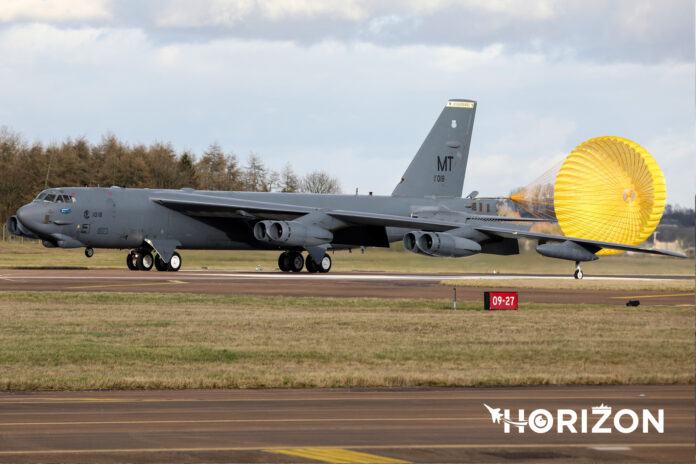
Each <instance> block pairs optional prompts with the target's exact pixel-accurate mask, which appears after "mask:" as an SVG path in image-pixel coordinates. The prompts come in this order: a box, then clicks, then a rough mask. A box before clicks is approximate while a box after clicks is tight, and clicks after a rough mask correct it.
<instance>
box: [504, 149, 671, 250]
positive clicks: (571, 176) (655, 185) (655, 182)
mask: <svg viewBox="0 0 696 464" xmlns="http://www.w3.org/2000/svg"><path fill="white" fill-rule="evenodd" d="M551 172H552V173H553V174H555V173H556V172H557V174H556V175H555V180H553V181H552V182H553V183H552V184H551V183H550V182H549V180H550V178H551V177H552V175H550V174H549V172H548V171H547V173H545V175H544V176H542V177H541V178H540V179H537V181H535V182H534V183H533V184H530V185H529V186H527V187H524V188H523V189H520V190H519V191H518V192H516V193H515V194H513V195H512V196H511V199H512V200H513V201H515V202H516V203H518V204H519V205H520V206H522V207H523V208H525V209H527V210H528V211H530V212H531V213H532V214H535V215H536V216H539V217H545V218H549V217H551V216H555V218H556V219H557V220H558V225H559V226H560V228H561V230H562V231H563V234H564V235H566V236H569V237H577V238H584V239H588V240H599V241H605V242H613V243H621V244H624V245H639V244H640V243H642V242H643V241H645V239H647V238H648V237H649V236H650V234H652V233H653V231H654V230H655V228H656V227H657V224H658V223H659V222H660V218H661V217H662V212H663V210H664V207H665V200H666V188H665V178H664V175H663V174H662V170H661V169H660V167H659V166H658V165H657V162H656V161H655V159H654V158H653V157H652V155H650V153H648V151H647V150H645V148H643V147H641V146H640V145H638V144H637V143H635V142H632V141H630V140H628V139H624V138H621V137H598V138H595V139H591V140H588V141H586V142H583V143H582V144H580V145H578V146H577V147H576V148H575V149H574V150H573V151H572V152H571V153H570V154H569V155H568V156H567V157H566V159H565V161H563V163H562V164H561V165H560V168H558V167H556V168H553V170H552V171H551ZM542 192H543V193H542ZM616 253H621V252H620V251H617V250H608V249H603V250H600V251H599V252H598V253H597V254H598V255H610V254H616Z"/></svg>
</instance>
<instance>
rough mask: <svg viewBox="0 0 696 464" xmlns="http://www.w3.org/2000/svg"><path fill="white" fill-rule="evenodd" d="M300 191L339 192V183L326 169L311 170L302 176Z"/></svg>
mask: <svg viewBox="0 0 696 464" xmlns="http://www.w3.org/2000/svg"><path fill="white" fill-rule="evenodd" d="M302 191H303V192H307V193H341V184H340V183H339V182H338V179H337V178H335V177H331V176H329V175H328V174H327V173H326V171H312V172H310V173H309V174H307V175H306V176H304V177H303V178H302Z"/></svg>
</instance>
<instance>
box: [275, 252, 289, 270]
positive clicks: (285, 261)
mask: <svg viewBox="0 0 696 464" xmlns="http://www.w3.org/2000/svg"><path fill="white" fill-rule="evenodd" d="M278 269H280V270H281V271H283V272H290V253H288V252H287V251H285V252H283V253H281V254H280V256H278Z"/></svg>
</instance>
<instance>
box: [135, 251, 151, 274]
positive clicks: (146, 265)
mask: <svg viewBox="0 0 696 464" xmlns="http://www.w3.org/2000/svg"><path fill="white" fill-rule="evenodd" d="M153 264H155V258H153V257H152V254H151V253H138V259H137V260H136V265H137V266H138V269H139V270H141V271H149V270H150V269H152V265H153Z"/></svg>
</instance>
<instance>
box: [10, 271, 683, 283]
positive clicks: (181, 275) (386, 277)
mask: <svg viewBox="0 0 696 464" xmlns="http://www.w3.org/2000/svg"><path fill="white" fill-rule="evenodd" d="M165 274H166V275H158V274H154V275H153V274H150V275H147V274H146V273H144V272H138V273H136V275H128V276H113V275H103V274H99V272H98V271H95V272H94V274H93V275H80V276H76V275H31V276H26V275H21V274H3V275H0V279H7V280H9V279H17V280H23V279H27V280H74V281H79V280H95V279H103V280H125V281H129V280H136V281H141V282H142V281H144V280H157V281H159V280H170V279H171V278H172V277H174V276H173V275H171V274H170V273H165ZM176 277H177V278H178V279H186V280H220V279H242V280H247V279H256V280H279V279H280V280H283V279H285V280H307V279H311V280H331V281H340V280H346V281H427V282H439V281H441V280H459V279H461V280H522V279H525V280H527V279H536V280H539V279H553V280H573V277H572V276H531V275H485V274H482V275H465V276H463V275H432V274H308V273H281V272H256V273H254V272H247V273H239V272H224V271H214V272H211V271H199V270H182V271H180V272H178V273H177V274H176ZM584 280H621V281H639V280H640V281H650V280H655V279H654V278H651V277H640V276H636V277H612V276H588V277H585V279H584ZM659 280H660V281H664V282H669V281H674V280H679V279H659Z"/></svg>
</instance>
